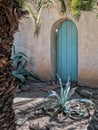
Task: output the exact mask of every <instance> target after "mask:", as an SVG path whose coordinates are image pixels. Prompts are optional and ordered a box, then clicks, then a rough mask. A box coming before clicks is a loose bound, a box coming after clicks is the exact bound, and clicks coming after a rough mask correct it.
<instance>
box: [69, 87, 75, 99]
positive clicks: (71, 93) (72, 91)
mask: <svg viewBox="0 0 98 130" xmlns="http://www.w3.org/2000/svg"><path fill="white" fill-rule="evenodd" d="M76 89H77V87H75V88H71V90H70V92H69V94H68V96H67V100H68V99H69V98H70V97H71V96H72V95H73V94H74V92H75V90H76Z"/></svg>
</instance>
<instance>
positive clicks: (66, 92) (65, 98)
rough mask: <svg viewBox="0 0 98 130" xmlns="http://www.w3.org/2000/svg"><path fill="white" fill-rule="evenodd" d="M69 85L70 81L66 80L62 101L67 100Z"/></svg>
mask: <svg viewBox="0 0 98 130" xmlns="http://www.w3.org/2000/svg"><path fill="white" fill-rule="evenodd" d="M70 87H71V84H70V82H69V81H68V82H67V83H66V87H65V89H64V102H66V101H67V97H68V95H69V91H70Z"/></svg>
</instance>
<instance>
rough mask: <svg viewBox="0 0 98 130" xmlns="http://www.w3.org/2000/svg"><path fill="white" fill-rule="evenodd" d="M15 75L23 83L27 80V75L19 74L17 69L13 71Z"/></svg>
mask: <svg viewBox="0 0 98 130" xmlns="http://www.w3.org/2000/svg"><path fill="white" fill-rule="evenodd" d="M12 74H13V76H14V77H16V78H17V79H19V80H20V81H21V82H22V83H24V82H25V77H24V76H23V75H22V74H18V73H16V72H15V71H13V72H12Z"/></svg>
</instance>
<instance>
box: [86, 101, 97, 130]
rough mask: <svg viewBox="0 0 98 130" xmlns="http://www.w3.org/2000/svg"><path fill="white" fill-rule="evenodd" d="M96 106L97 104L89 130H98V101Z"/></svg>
mask: <svg viewBox="0 0 98 130" xmlns="http://www.w3.org/2000/svg"><path fill="white" fill-rule="evenodd" d="M95 104H96V108H95V112H94V114H93V117H92V119H91V122H90V124H89V126H88V128H87V130H98V99H97V101H96V102H95Z"/></svg>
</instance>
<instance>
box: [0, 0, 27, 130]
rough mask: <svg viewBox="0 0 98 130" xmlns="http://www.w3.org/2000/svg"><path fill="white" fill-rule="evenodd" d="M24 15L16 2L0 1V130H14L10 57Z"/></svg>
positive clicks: (12, 0)
mask: <svg viewBox="0 0 98 130" xmlns="http://www.w3.org/2000/svg"><path fill="white" fill-rule="evenodd" d="M25 13H26V11H23V9H22V7H20V5H19V2H18V1H17V0H0V130H15V129H16V125H15V113H14V110H13V99H14V92H15V90H16V86H17V85H16V82H15V79H14V78H13V76H12V66H11V64H12V61H11V59H10V57H11V46H12V43H13V40H14V38H13V35H14V33H15V32H16V31H17V29H18V24H19V19H20V18H21V17H22V16H23V15H24V14H25Z"/></svg>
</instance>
